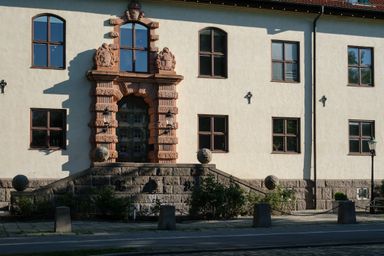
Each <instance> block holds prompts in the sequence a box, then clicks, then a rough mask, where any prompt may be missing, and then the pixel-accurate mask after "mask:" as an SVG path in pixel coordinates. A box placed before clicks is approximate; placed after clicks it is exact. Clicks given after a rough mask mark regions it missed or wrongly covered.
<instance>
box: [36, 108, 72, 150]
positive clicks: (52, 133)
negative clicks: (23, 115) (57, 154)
mask: <svg viewBox="0 0 384 256" xmlns="http://www.w3.org/2000/svg"><path fill="white" fill-rule="evenodd" d="M65 135H66V111H65V110H62V109H31V143H30V146H31V148H38V149H59V148H65V146H66V136H65Z"/></svg>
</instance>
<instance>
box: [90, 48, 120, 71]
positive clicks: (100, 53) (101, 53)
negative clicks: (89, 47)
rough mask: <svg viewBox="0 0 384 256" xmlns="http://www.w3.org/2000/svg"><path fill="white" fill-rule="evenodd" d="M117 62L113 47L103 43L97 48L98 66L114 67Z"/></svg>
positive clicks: (96, 58)
mask: <svg viewBox="0 0 384 256" xmlns="http://www.w3.org/2000/svg"><path fill="white" fill-rule="evenodd" d="M115 62H116V57H115V54H114V52H113V49H112V48H111V47H110V45H108V44H106V43H103V45H102V46H101V47H99V49H97V51H96V54H95V63H96V67H97V68H100V67H107V68H110V67H113V66H114V65H115Z"/></svg>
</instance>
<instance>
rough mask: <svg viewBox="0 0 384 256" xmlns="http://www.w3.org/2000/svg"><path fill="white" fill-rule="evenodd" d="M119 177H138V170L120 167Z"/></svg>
mask: <svg viewBox="0 0 384 256" xmlns="http://www.w3.org/2000/svg"><path fill="white" fill-rule="evenodd" d="M121 175H124V176H139V169H138V168H132V167H122V168H121Z"/></svg>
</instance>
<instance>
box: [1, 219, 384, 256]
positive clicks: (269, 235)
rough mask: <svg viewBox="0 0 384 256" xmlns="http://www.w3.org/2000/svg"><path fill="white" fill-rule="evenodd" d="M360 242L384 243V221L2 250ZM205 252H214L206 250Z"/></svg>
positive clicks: (14, 243) (127, 236)
mask: <svg viewBox="0 0 384 256" xmlns="http://www.w3.org/2000/svg"><path fill="white" fill-rule="evenodd" d="M358 243H378V244H384V224H382V223H381V224H380V223H368V224H356V225H325V226H321V225H320V226H316V225H302V226H289V227H275V228H257V229H256V228H240V229H216V230H203V231H144V232H143V231H141V232H131V233H121V234H98V235H94V234H93V235H65V236H47V237H42V236H38V237H9V238H2V239H1V240H0V252H1V254H6V253H26V252H32V251H33V252H46V251H61V250H80V249H90V248H92V249H97V248H123V247H129V248H135V249H136V250H137V251H138V252H146V253H148V252H153V251H156V252H160V251H168V252H171V251H178V252H179V253H178V255H179V254H180V253H181V252H182V251H209V250H217V249H218V248H220V249H221V250H229V251H232V252H233V251H236V250H237V251H238V252H239V253H240V252H243V251H245V254H239V255H256V254H251V253H256V252H257V251H260V250H261V251H263V250H265V249H268V250H267V251H269V252H271V251H270V250H269V249H271V248H280V247H281V248H287V247H288V248H292V247H314V246H321V245H323V246H333V245H351V244H352V245H353V244H358ZM256 249H258V250H256ZM295 251H296V250H294V252H295ZM352 251H353V250H352ZM307 252H308V251H307ZM383 252H384V251H383ZM228 253H231V252H228ZM276 253H278V251H277V252H276ZM155 255H156V254H155ZM196 255H199V254H196ZM200 255H201V254H200ZM204 255H209V254H207V253H204ZM212 255H221V254H212ZM227 255H231V254H227ZM236 255H238V254H236ZM291 255H295V254H291ZM302 255H305V254H302ZM320 255H321V254H320ZM334 255H337V254H334ZM339 255H343V254H339ZM344 255H346V254H344ZM363 255H364V254H363ZM366 255H370V254H366Z"/></svg>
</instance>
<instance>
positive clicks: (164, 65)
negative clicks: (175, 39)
mask: <svg viewBox="0 0 384 256" xmlns="http://www.w3.org/2000/svg"><path fill="white" fill-rule="evenodd" d="M156 63H157V68H158V69H159V70H165V71H174V70H175V66H176V60H175V56H174V55H173V54H172V52H171V51H170V50H169V49H168V47H164V49H163V50H162V51H161V52H159V54H158V55H157V60H156Z"/></svg>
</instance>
